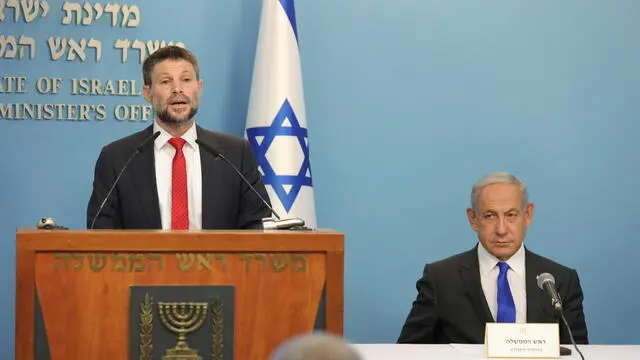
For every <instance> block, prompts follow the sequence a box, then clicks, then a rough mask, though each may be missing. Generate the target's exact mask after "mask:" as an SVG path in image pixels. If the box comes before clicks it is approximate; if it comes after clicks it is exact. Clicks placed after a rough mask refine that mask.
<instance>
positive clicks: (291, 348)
mask: <svg viewBox="0 0 640 360" xmlns="http://www.w3.org/2000/svg"><path fill="white" fill-rule="evenodd" d="M270 360H362V357H361V356H360V355H359V354H358V352H357V351H356V350H355V349H354V348H353V347H352V346H351V345H350V344H349V343H348V342H347V341H346V340H344V339H343V338H341V337H339V336H337V335H333V334H329V333H324V332H316V333H312V334H306V335H300V336H296V337H294V338H291V339H289V340H287V341H285V342H284V343H283V344H281V345H280V346H278V348H277V349H276V351H275V352H274V353H273V355H272V356H271V358H270Z"/></svg>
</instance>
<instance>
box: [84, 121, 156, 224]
mask: <svg viewBox="0 0 640 360" xmlns="http://www.w3.org/2000/svg"><path fill="white" fill-rule="evenodd" d="M158 136H160V131H156V132H155V133H153V134H152V135H151V136H149V137H147V138H146V139H144V140H143V141H142V142H141V143H140V145H138V146H137V147H136V151H134V152H133V153H132V154H131V156H129V158H128V159H127V161H126V162H125V163H124V165H123V166H122V169H121V170H120V173H118V176H117V177H116V180H115V181H114V182H113V185H111V188H110V189H109V192H107V195H106V196H105V197H104V200H102V204H100V207H99V208H98V211H97V212H96V214H95V215H94V216H93V220H92V221H91V226H90V227H89V230H93V227H94V226H95V224H96V220H97V219H98V217H99V216H100V213H101V212H102V209H103V208H104V205H105V204H106V203H107V200H109V198H110V197H111V193H113V190H114V189H115V188H116V185H117V184H118V181H120V177H121V176H122V174H124V171H125V170H126V169H127V166H129V163H130V162H131V160H133V158H134V157H135V156H136V155H138V154H139V153H140V152H141V151H142V149H143V148H144V147H145V146H147V144H148V143H150V142H153V141H154V140H155V139H156V138H157V137H158Z"/></svg>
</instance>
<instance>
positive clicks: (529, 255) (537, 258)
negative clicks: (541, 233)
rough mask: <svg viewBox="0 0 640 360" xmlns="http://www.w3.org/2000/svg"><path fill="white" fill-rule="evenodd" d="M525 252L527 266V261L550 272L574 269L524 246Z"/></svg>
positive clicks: (564, 271) (571, 270) (566, 271)
mask: <svg viewBox="0 0 640 360" xmlns="http://www.w3.org/2000/svg"><path fill="white" fill-rule="evenodd" d="M525 254H526V255H525V256H526V258H525V259H526V260H525V261H526V263H527V266H528V263H533V264H535V266H536V267H538V268H542V269H544V271H548V272H551V273H568V272H573V271H574V269H572V268H570V267H568V266H565V265H562V264H560V263H559V262H557V261H555V260H552V259H550V258H548V257H545V256H542V255H539V254H537V253H535V252H533V251H531V250H529V249H526V248H525Z"/></svg>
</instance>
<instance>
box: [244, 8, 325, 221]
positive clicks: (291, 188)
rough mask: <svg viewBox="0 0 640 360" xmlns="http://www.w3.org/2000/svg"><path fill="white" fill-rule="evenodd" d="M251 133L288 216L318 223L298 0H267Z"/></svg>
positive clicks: (272, 191)
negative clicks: (296, 2) (299, 32)
mask: <svg viewBox="0 0 640 360" xmlns="http://www.w3.org/2000/svg"><path fill="white" fill-rule="evenodd" d="M246 127H247V129H246V130H247V131H246V136H247V139H248V140H249V143H250V144H251V147H252V148H253V151H254V154H255V155H256V158H257V160H258V166H259V168H260V171H261V173H262V175H263V177H264V182H265V185H266V188H267V192H268V193H269V199H270V200H271V204H272V206H273V208H274V210H275V211H276V212H277V213H278V214H279V215H280V216H281V217H283V218H287V217H299V218H302V219H303V220H304V221H305V223H306V226H307V227H309V228H315V227H316V211H315V202H314V195H313V181H312V180H311V162H310V160H309V136H308V132H307V117H306V115H305V107H304V95H303V91H302V74H301V69H300V54H299V52H298V31H297V27H296V15H295V8H294V5H293V0H263V2H262V15H261V19H260V32H259V34H258V45H257V48H256V57H255V63H254V69H253V80H252V83H251V94H250V96H249V109H248V114H247V124H246Z"/></svg>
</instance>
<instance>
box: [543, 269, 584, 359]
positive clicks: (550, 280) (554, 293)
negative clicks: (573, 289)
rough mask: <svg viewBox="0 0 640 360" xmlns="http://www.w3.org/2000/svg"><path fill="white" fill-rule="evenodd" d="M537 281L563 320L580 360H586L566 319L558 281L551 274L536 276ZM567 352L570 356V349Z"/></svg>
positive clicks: (561, 348)
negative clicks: (557, 285) (557, 286)
mask: <svg viewBox="0 0 640 360" xmlns="http://www.w3.org/2000/svg"><path fill="white" fill-rule="evenodd" d="M536 281H537V282H538V287H539V288H540V289H542V291H544V292H545V294H547V295H548V296H549V298H551V306H553V309H554V311H555V313H556V314H558V315H560V318H561V319H562V322H563V323H564V326H565V328H566V329H567V331H568V332H569V338H570V339H571V344H572V345H573V347H574V348H575V349H576V351H577V352H578V354H580V358H581V359H582V360H584V356H583V355H582V352H581V351H580V349H578V345H577V344H576V341H575V340H574V338H573V333H572V332H571V327H570V326H569V323H568V322H567V319H566V318H565V317H564V311H563V309H562V299H561V298H560V294H558V290H556V279H555V278H554V277H553V275H551V274H549V273H542V274H539V275H538V276H536ZM562 350H563V347H560V354H561V355H564V354H562ZM566 351H569V354H570V350H569V349H566ZM569 354H567V355H569Z"/></svg>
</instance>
